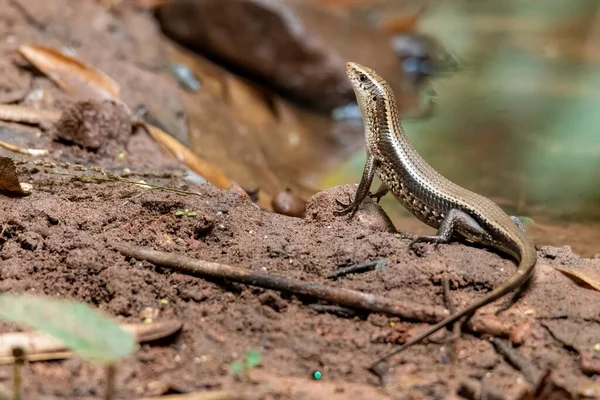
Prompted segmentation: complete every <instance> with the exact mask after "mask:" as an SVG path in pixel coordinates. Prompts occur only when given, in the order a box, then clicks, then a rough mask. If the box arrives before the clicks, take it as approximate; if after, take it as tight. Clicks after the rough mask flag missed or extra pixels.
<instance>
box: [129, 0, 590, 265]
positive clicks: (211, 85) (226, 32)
mask: <svg viewBox="0 0 600 400" xmlns="http://www.w3.org/2000/svg"><path fill="white" fill-rule="evenodd" d="M138 3H142V1H141V0H140V1H138ZM144 3H147V6H148V7H152V8H153V9H154V11H155V12H156V16H157V19H158V21H159V23H160V27H161V29H162V31H163V32H164V33H165V34H166V35H167V36H168V37H169V38H170V39H172V40H173V46H172V49H171V54H170V60H171V61H170V64H169V66H168V69H169V73H171V74H172V75H173V76H174V77H175V78H176V79H177V80H178V82H179V83H180V85H181V87H183V88H184V89H185V91H184V97H185V96H187V99H186V98H184V103H185V104H186V106H185V111H186V127H185V128H181V127H178V126H174V125H173V124H171V126H168V125H169V124H168V123H166V124H165V123H163V125H166V128H167V130H169V132H170V133H172V134H173V135H175V136H176V137H178V138H179V139H180V140H181V141H183V142H185V143H186V144H187V145H188V146H189V147H190V148H191V149H192V150H193V151H194V152H195V153H196V154H198V155H200V156H202V157H205V158H207V159H209V160H210V161H211V162H213V163H216V164H218V165H219V166H221V167H222V168H223V169H224V170H225V172H226V173H227V174H228V176H229V177H230V178H232V179H234V180H236V181H238V182H240V184H241V185H242V187H244V189H246V190H247V191H249V192H251V193H252V192H256V193H260V194H259V195H260V196H263V200H268V203H270V204H271V205H272V207H273V208H274V209H275V210H276V211H279V212H282V213H285V214H289V215H299V214H301V212H302V209H303V204H304V201H306V200H307V199H308V198H310V196H311V195H312V194H314V193H315V192H316V191H318V190H320V189H323V188H327V187H330V186H332V185H338V184H343V183H358V181H359V180H360V176H361V173H362V168H363V165H364V159H365V154H364V136H363V132H362V121H361V118H360V114H359V113H358V110H357V108H356V106H355V104H354V95H353V93H352V90H351V87H350V85H349V82H348V81H347V79H346V76H345V72H344V65H345V62H346V61H355V62H359V63H361V64H364V65H367V66H369V67H371V68H373V69H375V70H377V71H378V72H380V73H381V75H382V76H383V77H384V78H385V79H386V80H388V81H389V82H390V83H391V84H392V86H393V88H394V89H395V91H396V95H397V97H398V99H399V104H400V106H401V112H402V114H403V116H404V119H403V124H404V128H405V130H406V131H407V133H408V135H409V136H410V138H411V140H412V141H413V144H414V145H415V147H416V148H417V149H418V151H419V152H420V153H421V155H422V156H423V157H424V158H425V159H426V160H427V161H428V162H429V163H430V164H431V165H432V166H433V167H434V168H436V169H437V170H438V171H439V172H441V173H442V174H443V175H445V176H446V177H448V178H449V179H451V180H453V181H455V182H456V183H458V184H459V185H461V186H464V187H466V188H469V189H471V190H473V191H476V192H479V193H481V194H483V195H485V196H487V197H489V198H491V199H493V200H494V201H496V202H497V203H498V204H499V205H500V206H501V207H503V208H504V209H505V210H506V211H507V212H508V213H510V214H512V215H518V216H523V217H528V218H530V219H532V220H533V221H532V222H531V223H530V224H529V225H528V230H529V231H530V233H531V235H532V236H533V237H534V240H536V242H537V243H538V244H540V245H543V244H552V245H558V246H561V245H570V246H572V247H573V249H574V250H575V251H576V252H579V253H581V254H583V255H586V256H593V255H595V254H596V253H600V250H599V249H600V186H599V185H598V184H597V182H598V181H599V179H600V134H599V133H598V129H599V128H600V89H599V88H600V68H598V64H599V62H600V45H599V44H598V43H600V3H598V2H597V1H593V0H572V1H560V0H546V1H544V2H543V3H542V2H532V1H526V0H502V1H498V0H478V1H466V0H455V1H417V0H414V1H412V0H411V1H408V0H399V1H393V0H295V1H292V0H282V1H259V0H227V1H224V0H172V1H168V0H163V1H160V0H153V1H152V0H145V1H144ZM382 205H383V207H384V208H385V210H386V211H387V212H388V213H389V214H390V217H392V220H393V221H394V223H395V224H396V226H397V228H398V229H399V230H402V231H408V232H413V233H425V232H430V231H431V229H430V228H428V227H426V226H424V225H422V224H421V223H420V222H418V221H416V219H414V218H413V217H411V216H410V215H409V214H408V213H407V212H406V211H405V210H404V209H402V207H401V206H399V205H398V204H397V203H396V201H395V200H394V199H393V197H391V196H386V197H385V198H384V199H382Z"/></svg>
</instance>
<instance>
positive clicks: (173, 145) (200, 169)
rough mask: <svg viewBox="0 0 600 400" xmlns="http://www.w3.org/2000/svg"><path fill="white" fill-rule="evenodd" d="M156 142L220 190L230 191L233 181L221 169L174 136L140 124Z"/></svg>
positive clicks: (151, 126)
mask: <svg viewBox="0 0 600 400" xmlns="http://www.w3.org/2000/svg"><path fill="white" fill-rule="evenodd" d="M139 125H140V126H142V127H143V128H144V129H146V131H147V132H148V133H149V134H150V136H152V138H154V140H156V141H157V142H158V143H160V144H162V145H163V146H164V147H165V148H166V149H167V150H169V151H170V152H171V153H172V154H173V155H174V156H175V157H176V158H177V159H178V160H179V161H181V162H183V163H184V164H185V165H186V166H187V167H188V168H189V169H191V170H192V171H194V172H195V173H197V174H198V175H200V176H201V177H203V178H204V179H206V180H207V181H208V182H210V183H212V184H213V185H215V186H216V187H218V188H221V189H229V187H230V186H231V183H232V182H231V181H230V180H229V178H227V177H226V176H225V174H224V173H223V171H221V169H220V168H218V167H216V166H215V165H212V164H210V163H208V162H207V161H205V160H203V159H201V158H200V157H198V156H197V155H196V154H194V153H193V152H192V151H191V150H190V149H188V148H187V147H185V146H184V145H183V144H181V143H180V142H179V141H178V140H177V139H175V138H174V137H173V136H171V135H169V134H167V133H165V132H163V131H162V130H160V129H158V128H157V127H155V126H154V125H150V124H148V123H145V122H142V123H139Z"/></svg>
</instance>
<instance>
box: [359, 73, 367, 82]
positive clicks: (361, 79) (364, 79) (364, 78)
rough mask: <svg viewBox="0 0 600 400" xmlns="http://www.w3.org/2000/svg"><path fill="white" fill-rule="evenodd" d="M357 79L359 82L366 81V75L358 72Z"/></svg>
mask: <svg viewBox="0 0 600 400" xmlns="http://www.w3.org/2000/svg"><path fill="white" fill-rule="evenodd" d="M358 80H359V81H361V82H366V81H367V76H366V75H365V74H360V75H359V76H358Z"/></svg>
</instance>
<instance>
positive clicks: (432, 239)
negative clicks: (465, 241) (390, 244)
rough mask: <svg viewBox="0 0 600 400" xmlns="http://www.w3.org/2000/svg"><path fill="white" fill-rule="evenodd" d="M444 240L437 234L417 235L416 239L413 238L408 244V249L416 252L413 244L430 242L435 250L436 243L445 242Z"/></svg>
mask: <svg viewBox="0 0 600 400" xmlns="http://www.w3.org/2000/svg"><path fill="white" fill-rule="evenodd" d="M445 242H446V241H445V240H444V239H443V238H440V237H439V236H419V237H418V238H416V239H413V240H412V241H411V242H410V244H409V245H408V249H409V250H410V251H412V252H414V253H417V251H416V249H415V245H416V244H418V243H432V244H433V246H434V249H436V250H437V248H438V245H439V244H440V243H445Z"/></svg>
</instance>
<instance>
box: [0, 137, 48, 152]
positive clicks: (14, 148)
mask: <svg viewBox="0 0 600 400" xmlns="http://www.w3.org/2000/svg"><path fill="white" fill-rule="evenodd" d="M0 147H3V148H5V149H6V150H10V151H12V152H14V153H21V154H27V155H28V156H44V155H46V154H48V150H46V149H26V148H25V147H19V146H15V145H14V144H10V143H6V142H4V141H2V140H0Z"/></svg>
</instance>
